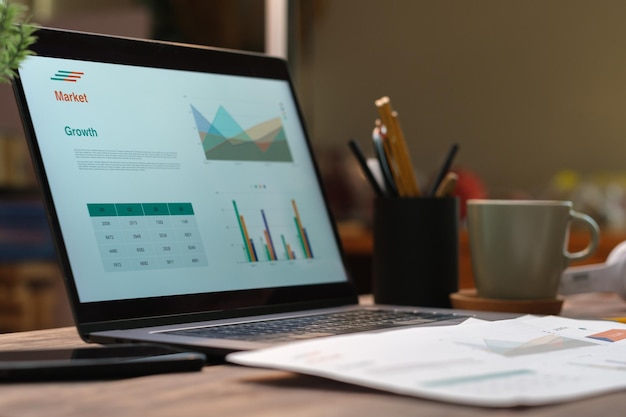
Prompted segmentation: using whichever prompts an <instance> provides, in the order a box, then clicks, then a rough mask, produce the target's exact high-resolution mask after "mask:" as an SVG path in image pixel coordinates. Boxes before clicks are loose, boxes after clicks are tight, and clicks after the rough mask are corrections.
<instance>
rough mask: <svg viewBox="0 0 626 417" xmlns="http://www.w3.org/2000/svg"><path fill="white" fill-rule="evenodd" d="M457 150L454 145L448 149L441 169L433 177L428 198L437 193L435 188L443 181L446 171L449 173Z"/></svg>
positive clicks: (456, 145) (457, 147)
mask: <svg viewBox="0 0 626 417" xmlns="http://www.w3.org/2000/svg"><path fill="white" fill-rule="evenodd" d="M458 150H459V145H458V144H456V143H455V144H454V145H452V147H450V149H449V150H448V154H447V155H446V159H445V160H444V162H443V165H442V166H441V168H439V172H438V173H437V176H436V177H435V182H434V183H433V187H432V189H431V190H430V193H429V195H430V196H434V195H435V192H436V191H437V188H438V187H439V185H440V184H441V181H443V179H444V178H445V176H446V174H447V173H448V171H450V167H451V166H452V161H453V160H454V156H455V155H456V153H457V151H458Z"/></svg>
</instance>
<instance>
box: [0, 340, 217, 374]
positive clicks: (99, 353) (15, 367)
mask: <svg viewBox="0 0 626 417" xmlns="http://www.w3.org/2000/svg"><path fill="white" fill-rule="evenodd" d="M205 364H206V356H205V355H204V354H202V353H199V352H189V351H185V350H179V349H176V348H173V347H168V346H162V345H153V344H143V343H137V344H119V345H106V346H102V347H96V346H94V347H80V348H74V349H38V350H11V351H0V382H10V381H45V380H48V381H50V380H85V379H114V378H129V377H134V376H142V375H151V374H158V373H167V372H191V371H199V370H200V369H202V367H203V366H204V365H205Z"/></svg>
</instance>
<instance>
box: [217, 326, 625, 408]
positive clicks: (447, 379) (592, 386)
mask: <svg viewBox="0 0 626 417" xmlns="http://www.w3.org/2000/svg"><path fill="white" fill-rule="evenodd" d="M227 359H228V360H229V361H231V362H234V363H238V364H242V365H250V366H259V367H266V368H276V369H283V370H290V371H295V372H301V373H305V374H311V375H317V376H322V377H327V378H332V379H336V380H340V381H344V382H350V383H354V384H359V385H364V386H368V387H372V388H377V389H381V390H387V391H391V392H395V393H400V394H405V395H413V396H418V397H422V398H430V399H437V400H442V401H449V402H455V403H461V404H471V405H480V406H489V407H507V406H518V405H541V404H549V403H556V402H562V401H567V400H572V399H580V398H581V397H585V396H591V395H597V394H599V393H605V392H610V391H616V390H621V389H624V388H626V325H624V324H621V323H616V322H611V321H600V320H574V319H567V318H563V317H556V316H547V317H535V316H524V317H520V318H517V319H513V320H502V321H495V322H487V321H482V320H477V319H469V320H467V321H465V322H464V323H462V324H460V325H456V326H442V327H417V328H410V329H402V330H393V331H386V332H380V333H367V334H354V335H346V336H335V337H329V338H321V339H313V340H308V341H303V342H294V343H290V344H286V345H282V346H278V347H274V348H269V349H263V350H259V351H252V352H240V353H234V354H231V355H229V356H228V358H227Z"/></svg>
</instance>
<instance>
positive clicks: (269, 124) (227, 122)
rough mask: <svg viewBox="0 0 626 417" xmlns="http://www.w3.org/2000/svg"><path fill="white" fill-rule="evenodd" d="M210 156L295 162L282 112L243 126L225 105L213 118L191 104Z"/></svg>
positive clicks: (223, 159) (209, 158) (224, 158)
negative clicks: (280, 114)
mask: <svg viewBox="0 0 626 417" xmlns="http://www.w3.org/2000/svg"><path fill="white" fill-rule="evenodd" d="M191 111H192V113H193V117H194V120H195V122H196V128H197V129H198V134H199V135H200V141H201V142H202V148H203V150H204V156H205V157H206V159H207V160H222V161H260V162H292V161H293V157H292V156H291V151H290V149H289V143H288V142H287V136H286V134H285V129H284V126H283V123H282V120H281V118H280V117H279V116H277V117H274V118H271V119H268V120H263V121H261V122H259V123H255V124H254V125H252V126H248V127H246V128H243V127H242V126H241V125H240V124H239V123H238V122H237V121H236V120H235V118H234V117H233V116H232V115H231V113H229V112H228V111H227V110H226V109H225V108H224V107H223V106H219V108H218V109H217V112H216V113H215V116H214V117H213V120H212V121H211V120H209V119H208V118H207V117H206V116H204V115H203V114H202V113H200V111H198V109H196V108H195V107H194V106H193V105H192V106H191Z"/></svg>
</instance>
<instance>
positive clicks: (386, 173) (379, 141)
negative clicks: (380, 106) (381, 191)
mask: <svg viewBox="0 0 626 417" xmlns="http://www.w3.org/2000/svg"><path fill="white" fill-rule="evenodd" d="M381 129H382V127H381V123H380V120H376V127H374V130H373V132H372V141H373V142H374V152H375V153H376V157H377V158H378V164H379V165H380V170H381V172H382V177H383V181H384V183H385V190H387V195H390V196H393V197H397V196H398V190H397V188H396V183H395V182H394V179H393V175H392V174H391V170H390V169H389V163H388V162H387V155H385V148H384V144H383V134H382V132H381Z"/></svg>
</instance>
